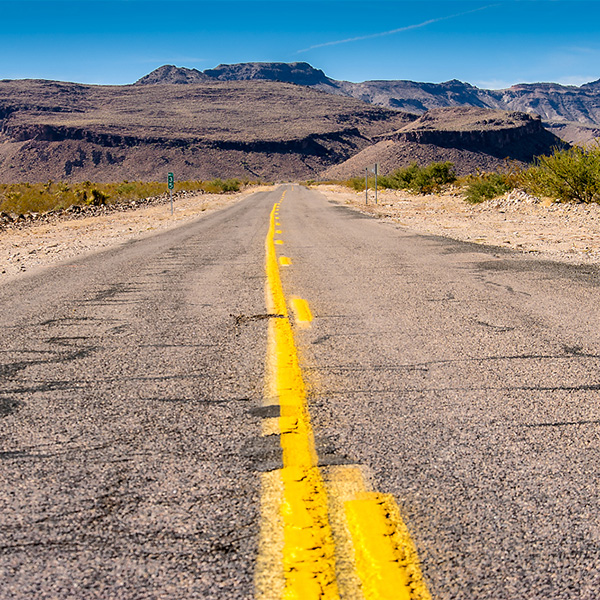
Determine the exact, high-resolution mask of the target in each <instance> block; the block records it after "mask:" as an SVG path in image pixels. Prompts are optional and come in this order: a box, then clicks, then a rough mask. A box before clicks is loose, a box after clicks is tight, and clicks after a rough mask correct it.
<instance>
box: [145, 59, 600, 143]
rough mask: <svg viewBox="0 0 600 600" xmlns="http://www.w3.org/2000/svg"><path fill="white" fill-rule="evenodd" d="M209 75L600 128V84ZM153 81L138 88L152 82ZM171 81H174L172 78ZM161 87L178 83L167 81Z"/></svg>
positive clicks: (295, 73) (396, 104) (288, 66)
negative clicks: (483, 84)
mask: <svg viewBox="0 0 600 600" xmlns="http://www.w3.org/2000/svg"><path fill="white" fill-rule="evenodd" d="M173 68H176V67H173ZM161 69H164V67H161ZM159 70H160V69H159ZM154 73H157V71H155V72H154ZM197 73H198V74H200V73H201V72H200V71H197ZM151 75H153V74H151ZM204 75H206V76H208V77H210V78H213V79H218V80H221V81H245V80H265V81H285V82H288V83H294V84H296V85H304V86H308V87H312V88H314V89H318V90H320V91H324V92H327V93H330V94H335V95H339V96H348V97H351V98H356V99H358V100H362V101H363V102H368V103H370V104H375V105H377V106H384V107H386V108H396V109H400V110H404V111H407V112H411V113H414V114H423V113H424V112H426V111H428V110H431V109H432V108H443V107H452V106H472V107H476V108H491V109H500V110H508V111H521V112H526V113H529V114H536V115H539V116H540V117H542V119H544V121H546V122H547V125H548V127H549V128H554V129H553V131H557V132H560V133H561V134H562V135H563V136H565V137H564V139H565V140H567V141H569V142H575V143H581V142H586V141H589V140H590V139H593V137H595V132H594V129H593V126H600V79H599V80H597V81H592V82H590V83H586V84H584V85H582V86H580V87H577V86H565V85H559V84H557V83H527V84H519V85H515V86H512V87H510V88H508V89H504V90H486V89H482V88H478V87H475V86H473V85H470V84H468V83H464V82H462V81H458V80H456V79H454V80H451V81H446V82H444V83H420V82H415V81H404V80H391V81H364V82H362V83H353V82H350V81H337V80H335V79H331V78H330V77H327V76H326V75H325V73H323V71H321V70H320V69H315V68H314V67H312V66H311V65H310V64H308V63H306V62H296V63H240V64H234V65H219V66H218V67H216V68H215V69H207V70H206V71H204ZM148 77H150V76H146V77H144V78H142V79H141V80H139V81H138V82H137V83H138V84H141V83H151V81H149V80H147V78H148ZM169 77H170V78H172V77H173V76H172V74H170V75H169ZM156 83H177V82H173V81H168V80H167V79H162V80H161V81H156ZM565 123H569V127H564V126H563V127H557V124H562V125H564V124H565ZM590 126H592V127H590Z"/></svg>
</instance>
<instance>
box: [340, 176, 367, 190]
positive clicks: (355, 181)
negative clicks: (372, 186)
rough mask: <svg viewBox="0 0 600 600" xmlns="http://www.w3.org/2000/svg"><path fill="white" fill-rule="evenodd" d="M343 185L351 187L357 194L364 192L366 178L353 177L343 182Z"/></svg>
mask: <svg viewBox="0 0 600 600" xmlns="http://www.w3.org/2000/svg"><path fill="white" fill-rule="evenodd" d="M342 184H343V185H345V186H346V187H349V188H350V189H352V190H354V191H355V192H363V191H364V190H365V178H364V177H352V178H351V179H347V180H346V181H343V182H342Z"/></svg>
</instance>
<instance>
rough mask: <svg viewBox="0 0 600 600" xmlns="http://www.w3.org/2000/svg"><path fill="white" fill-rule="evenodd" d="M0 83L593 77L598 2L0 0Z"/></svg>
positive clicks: (597, 72)
mask: <svg viewBox="0 0 600 600" xmlns="http://www.w3.org/2000/svg"><path fill="white" fill-rule="evenodd" d="M0 15H1V16H2V20H3V25H2V28H1V32H0V79H18V78H42V79H57V80H62V81H77V82H82V83H98V84H125V83H133V82H134V81H135V80H136V79H139V78H140V77H142V76H143V75H145V74H146V73H149V72H150V71H152V70H153V69H155V68H156V67H159V66H161V65H163V64H175V65H177V66H185V67H190V68H196V69H200V70H204V69H208V68H212V67H215V66H216V65H217V64H219V63H236V62H248V61H282V62H294V61H306V62H309V63H310V64H312V65H313V66H315V67H318V68H320V69H323V70H324V71H325V73H326V74H327V75H329V76H330V77H333V78H335V79H346V80H349V81H364V80H367V79H411V80H415V81H431V82H440V81H446V80H448V79H460V80H462V81H467V82H469V83H472V84H474V85H478V86H480V87H494V88H502V87H507V86H509V85H511V84H514V83H518V82H536V81H556V82H560V83H565V84H574V85H580V84H581V83H585V82H587V81H593V80H596V79H599V78H600V1H579V0H496V1H494V0H489V1H487V2H486V1H483V2H482V1H478V0H466V1H455V0H438V1H435V2H433V1H428V0H420V1H412V2H398V1H396V0H381V1H377V0H375V1H368V2H365V1H363V0H354V1H353V0H319V1H316V2H315V1H309V0H305V1H296V0H277V1H276V2H270V1H268V2H259V1H252V0H249V1H248V0H237V1H226V0H212V1H211V2H199V1H196V0H182V1H179V0H169V1H164V0H161V1H153V2H148V1H145V0H113V1H96V0H79V1H76V2H74V1H71V2H57V1H54V0H41V1H37V0H17V1H2V0H0Z"/></svg>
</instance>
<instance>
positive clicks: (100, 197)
mask: <svg viewBox="0 0 600 600" xmlns="http://www.w3.org/2000/svg"><path fill="white" fill-rule="evenodd" d="M108 198H109V196H108V194H105V193H104V192H102V191H100V190H99V189H98V188H92V189H91V190H90V194H89V196H87V197H86V200H85V203H86V204H88V205H89V206H102V205H103V204H106V201H107V200H108Z"/></svg>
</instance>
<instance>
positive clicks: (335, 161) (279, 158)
mask: <svg viewBox="0 0 600 600" xmlns="http://www.w3.org/2000/svg"><path fill="white" fill-rule="evenodd" d="M272 79H278V81H273V80H272ZM282 80H285V81H282ZM346 83H347V82H346ZM371 83H373V82H371ZM388 84H389V85H391V86H392V87H394V86H396V87H394V89H399V86H400V87H402V86H404V89H405V92H406V93H405V94H404V95H405V97H406V96H408V95H409V94H408V91H407V90H409V91H410V94H412V99H411V102H413V105H414V106H416V104H415V103H416V102H417V101H418V102H421V103H422V105H423V106H425V104H426V103H425V100H426V99H427V98H429V100H428V101H427V102H429V103H433V101H434V100H435V101H436V102H437V104H442V105H443V104H444V103H449V102H455V103H459V102H463V103H466V102H475V98H476V96H477V94H478V91H477V88H473V87H472V86H467V85H466V84H462V83H461V82H458V81H451V82H447V83H446V84H437V86H436V85H435V84H427V85H426V84H413V83H410V82H387V84H386V85H388ZM392 84H393V85H392ZM401 84H402V85H401ZM344 85H345V84H344V82H334V81H333V80H331V79H329V78H328V77H327V76H326V75H325V74H324V73H323V72H322V71H320V70H318V69H314V68H313V67H311V66H310V65H309V64H308V63H289V64H288V63H246V64H243V65H220V66H219V67H217V68H216V69H210V70H208V71H204V72H201V71H198V70H196V69H183V68H179V67H175V66H173V65H165V66H163V67H160V68H159V69H157V70H155V71H153V72H152V73H150V74H149V75H147V76H145V77H143V78H142V79H141V80H140V81H138V82H137V83H136V84H134V85H126V86H97V85H96V86H94V85H82V84H77V83H65V82H58V81H43V80H14V81H10V80H8V81H7V80H5V81H0V181H1V182H13V181H47V180H48V179H54V180H60V179H66V180H72V181H82V180H90V181H99V182H102V181H115V180H125V179H127V180H133V179H144V180H150V179H154V180H156V179H158V180H161V179H164V178H165V174H166V173H167V172H168V171H172V172H174V173H175V174H176V176H177V178H180V179H212V178H215V177H222V178H227V177H240V178H250V179H263V180H294V179H296V180H297V179H313V178H319V177H321V176H323V175H324V174H325V175H326V176H333V175H332V174H333V173H337V176H345V174H349V173H351V174H355V173H358V172H360V171H361V170H362V169H363V168H364V166H365V164H369V163H373V162H379V163H380V164H381V165H382V168H383V169H384V170H393V169H395V168H397V167H398V166H402V165H404V164H407V163H408V162H412V161H417V162H419V163H427V162H431V161H432V160H436V161H437V160H451V161H453V162H455V163H456V166H457V169H458V170H459V172H468V171H470V170H474V169H477V168H482V169H495V168H497V167H498V166H499V165H501V164H503V162H504V159H505V158H510V159H513V160H517V161H521V162H523V163H526V162H528V161H531V160H532V159H533V157H534V156H535V155H537V154H545V153H549V152H551V151H552V148H553V147H554V146H557V145H559V144H560V143H561V142H560V140H559V138H557V137H556V136H554V135H553V134H551V133H549V132H548V131H546V130H545V129H544V128H543V127H542V122H541V120H540V118H539V117H535V118H534V116H532V115H528V114H525V113H519V112H516V111H508V112H507V111H502V110H498V109H490V108H487V107H484V106H478V107H473V106H464V105H463V106H454V107H450V108H448V107H443V106H442V107H439V106H436V107H434V108H431V109H430V110H429V111H427V112H425V113H423V112H421V115H420V116H418V115H416V114H412V113H409V112H406V111H403V110H399V109H398V108H391V107H389V106H377V105H374V104H373V103H366V102H364V101H362V100H360V99H357V98H352V97H348V96H347V95H346V94H344V93H342V92H343V88H344ZM348 85H350V84H348ZM351 85H360V84H351ZM365 85H366V84H365ZM427 86H429V87H427ZM597 87H598V86H597V85H596V84H595V83H594V82H592V83H590V84H589V86H588V87H587V88H586V89H589V90H594V89H596V88H597ZM384 88H385V86H383V83H382V85H381V86H380V88H379V89H380V90H384ZM390 89H391V88H390ZM552 89H554V88H552ZM326 90H327V93H325V91H326ZM332 90H335V93H332ZM432 90H433V91H432ZM436 90H437V91H436ZM440 90H443V93H442V92H441V91H440ZM388 91H389V90H388ZM434 91H436V93H434ZM437 92H439V93H437ZM382 93H383V92H382ZM590 93H592V92H590ZM419 98H420V99H419ZM406 102H408V100H406ZM586 127H587V128H588V131H589V132H591V131H594V128H593V126H591V125H588V126H586Z"/></svg>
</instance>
